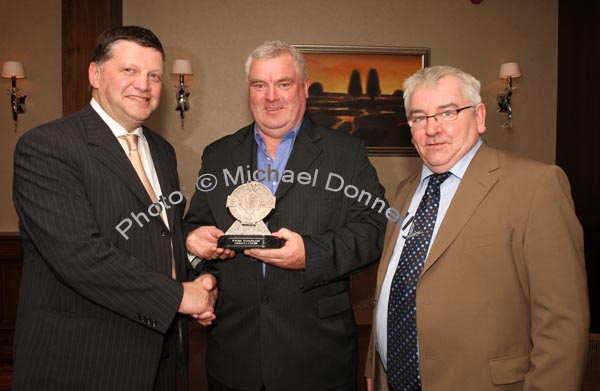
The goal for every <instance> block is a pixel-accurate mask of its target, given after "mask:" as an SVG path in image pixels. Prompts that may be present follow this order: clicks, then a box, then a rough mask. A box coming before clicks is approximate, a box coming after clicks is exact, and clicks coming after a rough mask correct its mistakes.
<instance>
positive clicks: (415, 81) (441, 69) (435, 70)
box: [404, 65, 481, 114]
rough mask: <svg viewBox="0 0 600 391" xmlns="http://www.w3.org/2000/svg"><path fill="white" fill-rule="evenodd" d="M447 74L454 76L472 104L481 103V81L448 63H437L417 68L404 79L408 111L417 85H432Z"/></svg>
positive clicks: (407, 111)
mask: <svg viewBox="0 0 600 391" xmlns="http://www.w3.org/2000/svg"><path fill="white" fill-rule="evenodd" d="M447 76H454V77H456V78H457V79H458V81H459V82H460V85H461V89H462V94H463V96H464V97H465V98H466V99H467V100H468V101H469V102H470V103H471V104H472V105H478V104H479V103H481V95H480V90H481V83H480V82H479V80H477V79H476V78H475V77H473V76H472V75H470V74H468V73H466V72H465V71H462V70H460V69H458V68H455V67H451V66H448V65H437V66H434V67H427V68H423V69H420V70H418V71H417V72H416V73H414V74H412V75H411V76H409V77H408V78H407V79H406V80H404V107H405V109H406V113H407V114H408V113H410V110H411V109H410V97H411V95H412V94H413V92H414V91H415V90H416V89H417V88H419V87H434V86H435V85H436V84H437V82H438V81H439V80H440V79H442V78H444V77H447Z"/></svg>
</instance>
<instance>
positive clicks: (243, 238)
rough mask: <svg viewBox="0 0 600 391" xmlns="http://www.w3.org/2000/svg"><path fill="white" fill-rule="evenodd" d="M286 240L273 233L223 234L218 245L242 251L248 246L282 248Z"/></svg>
mask: <svg viewBox="0 0 600 391" xmlns="http://www.w3.org/2000/svg"><path fill="white" fill-rule="evenodd" d="M284 244H285V240H283V239H280V238H278V237H277V236H273V235H223V236H221V237H220V238H219V241H218V242H217V247H219V248H227V249H230V250H234V251H241V250H245V249H247V248H281V247H283V245H284Z"/></svg>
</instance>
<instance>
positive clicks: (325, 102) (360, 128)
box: [294, 45, 430, 156]
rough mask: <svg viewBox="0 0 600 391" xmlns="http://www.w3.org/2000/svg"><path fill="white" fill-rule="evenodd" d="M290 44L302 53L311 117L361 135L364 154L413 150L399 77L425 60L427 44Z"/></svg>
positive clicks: (404, 153)
mask: <svg viewBox="0 0 600 391" xmlns="http://www.w3.org/2000/svg"><path fill="white" fill-rule="evenodd" d="M294 46H295V47H296V48H297V49H299V50H300V51H301V52H302V54H303V55H304V58H305V59H306V66H307V68H308V78H309V83H310V86H309V97H308V101H307V111H308V113H309V115H310V117H311V118H312V119H313V120H314V121H315V122H316V123H318V124H320V125H323V126H325V127H328V128H331V129H334V130H337V131H340V132H345V133H349V134H354V135H356V136H358V137H360V138H362V139H363V140H364V141H365V144H366V146H367V149H368V151H369V155H383V156H417V152H416V150H415V149H414V147H413V145H412V144H411V142H410V139H411V137H410V129H409V126H408V124H407V122H406V114H405V111H404V100H403V98H402V93H403V91H402V82H403V81H404V79H406V78H407V77H408V76H410V75H411V74H412V73H414V72H416V71H417V70H419V69H421V68H423V67H426V66H429V57H430V49H429V48H399V47H388V46H324V45H294Z"/></svg>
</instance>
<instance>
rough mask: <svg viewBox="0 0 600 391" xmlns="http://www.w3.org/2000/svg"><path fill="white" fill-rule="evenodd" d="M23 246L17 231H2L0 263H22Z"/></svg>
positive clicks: (0, 235)
mask: <svg viewBox="0 0 600 391" xmlns="http://www.w3.org/2000/svg"><path fill="white" fill-rule="evenodd" d="M22 262H23V247H22V246H21V237H20V236H19V234H18V233H17V232H1V233H0V263H22Z"/></svg>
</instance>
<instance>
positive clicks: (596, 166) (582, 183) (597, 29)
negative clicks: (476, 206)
mask: <svg viewBox="0 0 600 391" xmlns="http://www.w3.org/2000/svg"><path fill="white" fill-rule="evenodd" d="M558 10H559V12H558V102H557V106H558V110H557V118H556V163H557V164H558V165H559V166H561V167H562V168H563V169H564V170H565V172H566V173H567V175H568V176H569V181H570V183H571V192H572V194H573V200H574V202H575V209H576V211H577V217H578V218H579V221H580V222H581V225H582V226H583V231H584V236H585V239H584V243H585V258H586V268H587V275H588V289H589V297H590V312H591V328H590V329H591V331H592V332H596V333H597V332H600V286H599V285H598V284H597V283H595V281H598V276H600V262H599V261H600V240H599V239H600V230H599V227H598V221H600V205H599V204H598V201H597V197H598V194H600V154H599V153H598V150H597V149H598V145H599V144H600V131H599V130H598V124H597V121H596V119H595V113H596V112H597V111H598V107H600V94H598V90H600V79H599V78H598V76H597V73H598V69H597V68H598V63H597V61H595V60H594V58H595V55H596V51H597V50H596V49H597V47H598V44H599V43H600V25H598V23H597V21H598V19H599V18H600V6H598V4H596V3H591V4H590V5H589V6H583V5H581V3H579V2H572V1H567V0H559V2H558Z"/></svg>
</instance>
